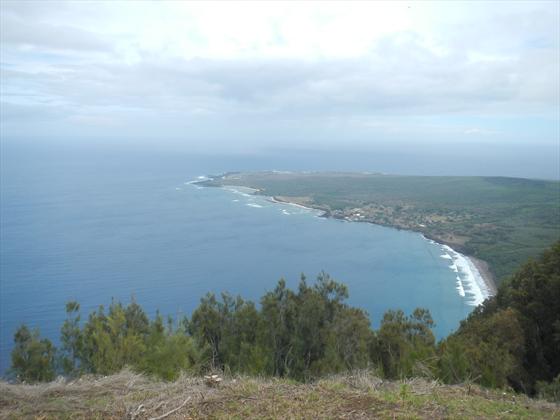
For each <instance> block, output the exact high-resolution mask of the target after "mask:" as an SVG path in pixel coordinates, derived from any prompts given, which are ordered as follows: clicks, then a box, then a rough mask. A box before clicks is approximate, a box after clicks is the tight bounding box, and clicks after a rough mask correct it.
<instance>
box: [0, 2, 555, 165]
mask: <svg viewBox="0 0 560 420" xmlns="http://www.w3.org/2000/svg"><path fill="white" fill-rule="evenodd" d="M0 8H1V9H0V19H1V22H0V47H1V48H0V78H1V86H0V88H1V89H0V101H1V107H0V123H1V125H0V130H1V131H0V134H1V139H2V141H7V140H17V139H25V140H32V141H42V140H43V139H45V138H57V139H62V140H65V141H69V142H94V141H98V140H99V139H105V140H106V141H114V142H123V144H125V143H126V144H135V142H136V143H138V144H139V143H141V142H148V143H153V144H157V145H161V146H162V147H163V146H165V145H180V146H181V147H191V148H193V149H196V150H202V151H210V152H211V151H215V150H226V151H233V152H244V151H251V150H253V151H254V150H275V149H283V148H295V149H298V148H300V149H306V150H313V149H322V150H323V149H330V150H375V149H376V148H378V147H383V146H386V145H391V144H408V145H411V146H416V147H423V145H427V144H430V145H434V144H436V145H442V147H453V145H461V144H463V145H464V144H476V145H477V147H482V148H484V147H485V145H487V144H488V145H493V146H496V145H498V146H500V147H510V146H511V147H516V146H519V145H522V146H524V147H525V146H526V147H535V148H539V147H541V148H543V150H546V151H547V152H546V153H548V154H550V153H556V152H558V151H559V148H558V143H559V138H560V115H559V114H560V68H559V66H560V53H559V51H560V48H559V44H560V22H559V20H560V2H557V1H550V2H539V1H527V2H524V1H507V0H504V1H496V2H482V1H470V2H459V1H452V2H437V1H432V2H421V1H401V2H398V1H393V2H382V1H373V2H277V3H276V2H225V1H224V2H216V3H213V2H182V1H154V2H151V1H138V2H134V1H124V2H119V1H91V2H89V1H70V2H55V1H46V0H41V1H10V0H1V2H0ZM558 159H560V158H558Z"/></svg>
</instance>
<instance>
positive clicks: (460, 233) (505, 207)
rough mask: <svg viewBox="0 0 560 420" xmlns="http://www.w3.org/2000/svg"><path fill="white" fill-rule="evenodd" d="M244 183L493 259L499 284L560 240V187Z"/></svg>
mask: <svg viewBox="0 0 560 420" xmlns="http://www.w3.org/2000/svg"><path fill="white" fill-rule="evenodd" d="M200 184H201V185H206V186H227V185H231V186H244V187H250V188H255V189H257V190H258V192H257V193H259V194H264V195H268V196H273V197H276V198H277V199H279V200H282V201H287V202H292V203H296V204H301V205H305V206H309V207H314V208H317V209H321V210H323V211H325V213H326V215H327V216H331V217H336V218H345V219H348V220H354V221H362V222H372V223H376V224H380V225H385V226H392V227H397V228H400V229H409V230H414V231H417V232H421V233H423V234H424V235H426V236H427V237H429V238H432V239H434V240H436V241H438V242H440V243H445V244H448V245H450V246H451V247H453V248H454V249H456V250H457V251H460V252H464V253H466V254H468V255H470V256H473V257H477V258H480V259H481V260H483V261H486V262H487V263H488V264H489V266H490V270H491V271H492V273H493V274H494V275H495V277H496V280H497V283H500V282H501V280H502V279H504V278H505V277H507V276H509V275H511V274H512V273H513V272H514V271H515V269H516V268H517V267H519V265H521V264H522V263H523V262H524V261H526V260H527V259H528V258H530V257H536V256H538V255H539V254H540V253H542V252H543V251H544V250H545V249H546V248H547V247H549V246H550V245H551V244H553V243H554V242H555V241H557V240H559V239H560V182H555V181H541V180H530V179H518V178H503V177H441V176H440V177H434V176H393V175H378V174H358V173H277V172H257V173H230V174H226V175H224V176H218V177H215V178H214V179H212V180H210V181H204V182H201V183H200Z"/></svg>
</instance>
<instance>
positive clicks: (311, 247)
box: [0, 145, 472, 373]
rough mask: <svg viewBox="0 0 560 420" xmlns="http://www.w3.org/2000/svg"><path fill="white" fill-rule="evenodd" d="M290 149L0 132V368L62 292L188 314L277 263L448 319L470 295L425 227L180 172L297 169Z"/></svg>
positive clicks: (264, 281) (359, 296) (256, 284)
mask: <svg viewBox="0 0 560 420" xmlns="http://www.w3.org/2000/svg"><path fill="white" fill-rule="evenodd" d="M294 161H295V162H297V160H290V159H285V160H283V161H282V160H280V161H279V160H278V159H275V158H273V157H268V158H263V157H262V156H261V157H258V156H237V157H235V156H223V157H220V156H192V155H189V154H188V153H178V152H165V153H164V152H161V153H155V152H153V151H141V150H137V151H134V152H131V151H130V150H127V149H124V148H120V149H117V148H114V149H110V150H108V149H104V148H96V147H90V148H82V147H71V146H68V145H57V146H53V145H49V146H48V147H46V146H45V147H43V148H41V147H33V148H29V147H24V146H10V145H4V146H3V149H2V167H1V170H2V176H1V209H0V210H1V225H0V245H1V247H0V330H1V331H0V340H1V342H0V372H2V373H4V372H5V371H6V369H7V367H8V366H9V354H10V351H11V348H12V337H13V333H14V331H15V329H16V328H17V327H18V326H19V325H20V324H21V323H26V324H28V325H29V326H31V327H39V328H40V330H41V333H42V335H43V336H46V337H49V338H51V339H53V340H54V341H55V342H56V341H58V335H59V329H60V326H61V325H62V322H63V320H64V318H65V313H64V305H65V303H66V302H67V301H68V300H77V301H78V302H80V304H81V307H82V314H83V315H84V317H85V315H87V314H88V313H89V312H90V311H91V310H93V309H94V308H96V307H97V306H98V305H101V304H103V305H108V304H109V303H110V302H111V299H112V298H115V299H119V300H122V301H123V302H128V301H129V300H130V298H131V296H134V298H135V299H136V300H137V301H138V302H139V303H140V304H141V305H142V306H143V307H144V308H145V309H146V310H147V311H148V313H149V314H150V315H153V314H154V313H155V311H156V310H157V309H159V310H160V311H161V312H162V313H163V314H164V315H172V316H178V315H181V316H182V315H184V314H186V315H189V314H190V313H191V311H192V310H193V309H194V308H195V307H196V306H197V304H198V301H199V299H200V297H202V296H203V295H204V294H205V293H206V292H209V291H212V292H221V291H229V292H231V293H233V294H240V295H242V296H243V297H245V298H249V299H254V300H257V299H258V298H259V297H260V296H261V295H262V294H263V293H264V292H265V291H267V290H271V289H272V288H273V287H274V286H275V284H276V282H277V281H278V279H280V278H281V277H283V278H285V279H286V280H287V282H288V284H289V285H290V286H295V285H296V284H297V282H298V280H299V277H300V274H301V273H305V274H306V275H307V276H308V278H310V279H311V278H313V277H315V276H316V275H317V273H319V272H320V271H322V270H324V271H326V272H328V273H329V274H330V275H331V276H332V277H334V278H335V279H337V280H339V281H342V282H344V283H346V284H347V285H348V287H349V291H350V299H349V303H351V304H353V305H356V306H359V307H361V308H364V309H366V310H367V311H368V312H369V314H370V318H371V320H372V324H373V325H374V326H378V325H379V321H380V318H381V316H382V314H383V312H384V311H385V310H387V309H390V308H400V309H403V310H405V311H406V312H410V311H412V310H413V309H414V308H416V307H419V306H420V307H426V308H429V309H430V311H431V312H432V315H433V317H434V319H435V322H436V329H435V331H436V333H437V336H438V337H443V336H445V335H446V334H448V333H449V332H450V331H452V330H453V329H455V328H456V327H457V326H458V324H459V321H460V320H461V319H463V318H464V317H465V316H466V315H467V314H468V313H469V312H470V311H471V310H472V306H469V305H468V302H467V298H465V297H461V296H460V295H459V294H458V292H457V290H456V273H455V272H453V271H452V270H451V269H450V268H449V261H448V260H446V259H444V258H441V257H440V256H441V254H442V251H441V247H440V246H439V245H436V244H433V243H430V242H428V241H426V240H425V239H423V238H422V237H421V236H420V235H419V234H416V233H411V232H406V231H398V230H394V229H389V228H384V227H379V226H375V225H371V224H365V223H350V222H342V221H337V220H330V219H324V218H320V217H317V213H316V212H314V211H310V210H305V209H301V208H297V207H295V206H290V205H282V204H275V203H271V202H269V201H267V199H266V198H265V197H255V196H249V195H244V194H241V193H239V192H234V191H228V190H224V189H218V188H197V187H196V186H193V185H191V184H187V182H189V181H191V180H192V179H194V178H196V177H197V176H199V175H204V174H212V173H219V172H223V171H229V170H260V169H271V168H281V169H305V168H304V167H303V163H302V162H299V163H297V164H295V166H294V164H293V162H294ZM298 165H300V166H298ZM308 168H309V167H308ZM311 169H328V164H327V163H325V167H324V168H317V167H313V168H311Z"/></svg>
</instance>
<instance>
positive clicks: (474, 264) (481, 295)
mask: <svg viewBox="0 0 560 420" xmlns="http://www.w3.org/2000/svg"><path fill="white" fill-rule="evenodd" d="M221 187H222V188H225V189H229V190H234V191H235V190H237V192H240V193H242V194H244V195H245V194H246V195H261V196H264V197H266V199H267V200H268V201H270V202H272V203H276V204H288V205H292V206H296V207H299V208H303V209H306V210H313V211H320V212H323V214H321V216H320V217H325V218H334V219H340V218H336V217H333V216H331V215H330V213H329V211H328V210H325V209H324V208H321V207H314V206H312V205H304V204H301V203H297V202H294V201H288V200H287V199H286V198H284V197H282V198H280V197H278V196H269V195H266V194H264V193H263V191H262V190H260V189H258V188H251V187H246V186H241V185H240V186H236V185H222V186H221ZM342 220H346V221H351V222H352V221H357V222H363V221H361V220H354V219H350V218H343V219H342ZM365 222H367V223H372V224H377V223H374V222H371V221H365ZM377 225H378V226H384V227H391V228H393V229H398V230H408V231H409V232H417V233H420V234H421V235H422V237H423V238H424V239H426V240H427V241H431V242H433V243H436V244H438V245H440V246H441V247H442V248H443V249H448V250H449V251H450V252H451V253H452V255H455V256H456V257H455V258H456V259H455V262H458V261H457V260H460V259H465V261H466V262H467V264H466V265H465V264H463V265H462V270H461V271H462V272H463V273H464V274H466V275H467V277H469V280H468V281H470V282H471V284H470V285H469V287H468V288H467V291H468V292H469V293H471V294H473V295H474V297H473V301H472V303H476V304H475V305H474V306H478V305H480V304H481V303H482V302H483V301H484V300H485V299H486V298H488V297H491V296H495V295H496V293H497V286H496V283H495V280H494V276H493V274H492V272H491V271H490V268H489V267H488V263H487V262H486V261H483V260H481V259H479V258H476V257H473V256H470V255H467V254H463V253H462V252H460V251H459V250H457V249H455V248H453V247H452V246H451V244H448V243H442V242H440V241H438V240H436V239H434V238H431V237H428V236H426V234H425V233H424V232H419V231H415V230H413V229H403V228H402V227H400V226H391V225H379V224H377ZM459 265H460V264H459ZM450 268H452V269H453V270H454V271H455V272H457V266H456V264H455V263H454V264H453V265H452V266H450ZM457 280H458V283H459V282H461V280H460V279H459V277H457ZM474 287H476V288H477V289H478V291H477V290H473V289H474ZM457 288H458V290H459V293H460V294H461V295H462V296H464V293H465V288H464V287H463V286H462V285H459V286H458V287H457Z"/></svg>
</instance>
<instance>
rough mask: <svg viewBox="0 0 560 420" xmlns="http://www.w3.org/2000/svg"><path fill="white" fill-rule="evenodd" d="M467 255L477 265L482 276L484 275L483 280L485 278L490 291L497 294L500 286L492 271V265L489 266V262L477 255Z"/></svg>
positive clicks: (493, 294) (494, 294)
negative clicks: (497, 284)
mask: <svg viewBox="0 0 560 420" xmlns="http://www.w3.org/2000/svg"><path fill="white" fill-rule="evenodd" d="M465 256H466V257H467V258H468V259H469V260H471V262H472V263H473V265H474V266H475V267H476V269H477V270H478V272H479V274H480V277H482V280H484V283H485V284H486V287H487V288H488V291H489V292H490V293H491V295H492V296H496V293H498V286H496V280H495V279H494V275H493V274H492V272H491V271H490V267H488V263H487V262H486V261H484V260H481V259H479V258H476V257H471V256H469V255H465Z"/></svg>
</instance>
